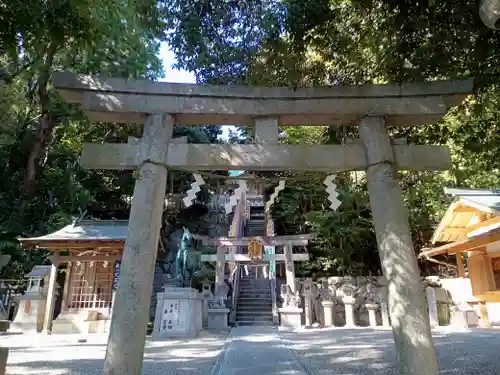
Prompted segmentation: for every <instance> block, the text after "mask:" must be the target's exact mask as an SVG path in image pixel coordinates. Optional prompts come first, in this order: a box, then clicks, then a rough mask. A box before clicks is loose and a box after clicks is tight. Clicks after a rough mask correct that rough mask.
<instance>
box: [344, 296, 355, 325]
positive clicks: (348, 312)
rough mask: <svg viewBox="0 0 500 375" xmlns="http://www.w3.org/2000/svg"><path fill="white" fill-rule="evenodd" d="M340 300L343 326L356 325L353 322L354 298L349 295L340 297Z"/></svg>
mask: <svg viewBox="0 0 500 375" xmlns="http://www.w3.org/2000/svg"><path fill="white" fill-rule="evenodd" d="M342 302H343V303H344V311H345V327H356V323H354V303H355V302H356V298H354V297H351V296H344V297H342Z"/></svg>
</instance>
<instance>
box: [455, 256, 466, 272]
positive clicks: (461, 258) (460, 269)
mask: <svg viewBox="0 0 500 375" xmlns="http://www.w3.org/2000/svg"><path fill="white" fill-rule="evenodd" d="M455 255H456V256H457V267H458V277H465V268H464V255H463V253H461V252H458V253H456V254H455Z"/></svg>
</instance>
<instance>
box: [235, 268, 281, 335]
mask: <svg viewBox="0 0 500 375" xmlns="http://www.w3.org/2000/svg"><path fill="white" fill-rule="evenodd" d="M272 309H273V304H272V301H271V283H270V281H269V280H268V279H264V278H255V271H254V270H252V268H250V270H249V274H248V275H246V274H245V271H244V270H243V271H242V276H241V277H240V284H239V291H238V302H237V306H236V325H237V326H244V325H245V326H250V325H251V326H270V325H273V314H272Z"/></svg>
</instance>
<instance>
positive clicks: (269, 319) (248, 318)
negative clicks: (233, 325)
mask: <svg viewBox="0 0 500 375" xmlns="http://www.w3.org/2000/svg"><path fill="white" fill-rule="evenodd" d="M236 321H237V322H241V321H243V322H272V321H273V316H272V315H269V316H262V317H251V316H245V317H239V318H236Z"/></svg>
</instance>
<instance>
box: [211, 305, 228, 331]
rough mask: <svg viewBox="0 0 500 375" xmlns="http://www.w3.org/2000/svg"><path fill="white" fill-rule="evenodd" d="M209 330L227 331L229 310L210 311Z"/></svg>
mask: <svg viewBox="0 0 500 375" xmlns="http://www.w3.org/2000/svg"><path fill="white" fill-rule="evenodd" d="M207 313H208V321H207V328H208V329H227V328H228V326H227V318H228V315H229V309H208V310H207Z"/></svg>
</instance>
